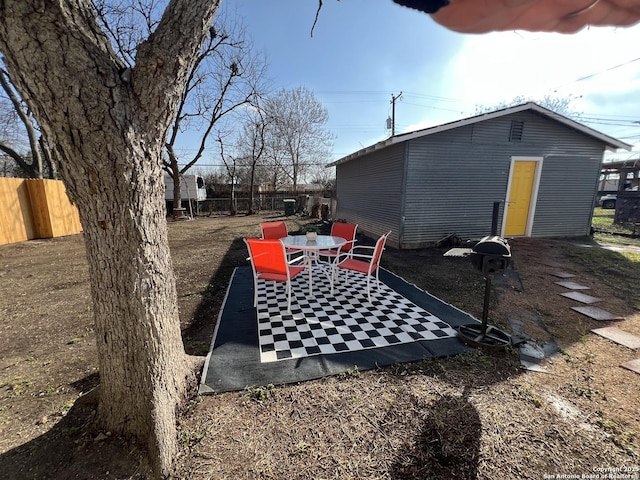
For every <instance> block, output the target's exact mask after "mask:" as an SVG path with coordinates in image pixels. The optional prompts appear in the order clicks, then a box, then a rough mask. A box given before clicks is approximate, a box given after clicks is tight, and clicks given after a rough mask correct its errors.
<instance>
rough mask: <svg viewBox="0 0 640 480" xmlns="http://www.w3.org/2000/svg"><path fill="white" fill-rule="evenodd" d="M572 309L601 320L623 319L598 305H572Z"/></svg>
mask: <svg viewBox="0 0 640 480" xmlns="http://www.w3.org/2000/svg"><path fill="white" fill-rule="evenodd" d="M571 309H572V310H575V311H576V312H578V313H581V314H583V315H586V316H587V317H590V318H592V319H594V320H597V321H599V322H603V321H606V320H622V317H619V316H618V315H614V314H613V313H611V312H607V311H606V310H603V309H601V308H598V307H571Z"/></svg>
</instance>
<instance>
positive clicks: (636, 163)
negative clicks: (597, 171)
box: [602, 157, 640, 172]
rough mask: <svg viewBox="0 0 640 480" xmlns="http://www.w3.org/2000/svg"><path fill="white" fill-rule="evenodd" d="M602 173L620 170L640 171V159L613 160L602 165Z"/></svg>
mask: <svg viewBox="0 0 640 480" xmlns="http://www.w3.org/2000/svg"><path fill="white" fill-rule="evenodd" d="M602 170H603V172H604V171H605V170H607V171H612V172H618V171H620V170H631V171H633V170H640V157H638V158H631V159H628V160H614V161H612V162H604V163H603V164H602Z"/></svg>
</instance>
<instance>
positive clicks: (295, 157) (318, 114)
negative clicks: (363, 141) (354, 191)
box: [265, 87, 333, 190]
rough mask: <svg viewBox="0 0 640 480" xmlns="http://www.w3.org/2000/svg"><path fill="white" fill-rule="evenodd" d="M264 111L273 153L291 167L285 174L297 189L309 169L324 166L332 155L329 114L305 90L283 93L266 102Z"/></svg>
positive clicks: (281, 91) (274, 156)
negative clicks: (319, 165)
mask: <svg viewBox="0 0 640 480" xmlns="http://www.w3.org/2000/svg"><path fill="white" fill-rule="evenodd" d="M265 111H266V113H267V118H268V119H269V124H270V128H269V137H270V139H271V141H270V144H271V148H270V151H271V154H272V155H273V159H275V158H278V159H280V158H283V159H284V160H285V163H287V164H288V165H287V167H288V168H287V169H286V170H284V171H285V172H286V174H287V175H288V177H289V180H290V182H291V185H292V187H293V189H294V190H296V189H297V187H298V182H299V181H300V180H301V179H304V178H305V175H306V173H307V172H308V170H309V167H310V166H311V165H314V164H319V163H324V161H325V159H327V158H328V156H329V153H330V149H331V146H332V141H333V135H332V134H331V132H329V131H328V130H327V129H326V127H325V125H326V124H327V121H328V120H329V113H328V112H327V109H326V108H324V107H323V106H322V104H321V103H320V102H319V101H318V100H317V99H316V97H315V95H314V94H313V92H311V91H310V90H308V89H307V88H306V87H298V88H295V89H293V90H286V89H282V90H280V91H279V92H277V93H276V94H275V95H273V96H271V97H269V98H268V99H267V101H266V104H265Z"/></svg>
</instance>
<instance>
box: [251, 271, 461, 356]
mask: <svg viewBox="0 0 640 480" xmlns="http://www.w3.org/2000/svg"><path fill="white" fill-rule="evenodd" d="M319 268H321V267H318V266H314V270H313V279H312V282H313V294H314V295H313V297H312V298H310V297H309V296H308V294H309V284H308V278H307V273H306V272H303V273H301V274H300V275H298V276H297V277H296V278H295V279H294V280H293V281H292V286H291V288H292V300H291V312H287V310H286V309H287V298H286V293H285V289H284V284H275V283H274V282H262V281H261V282H258V338H259V344H260V361H261V362H262V363H265V362H275V361H278V360H285V359H291V358H301V357H307V356H311V355H321V354H331V353H341V352H346V351H354V350H363V349H368V348H379V347H386V346H389V345H396V344H401V343H409V342H416V341H419V340H435V339H439V338H445V337H455V336H456V331H455V330H454V329H453V328H451V326H450V325H449V324H447V323H446V322H444V321H442V320H441V319H439V318H438V317H436V316H435V315H432V314H431V313H429V312H428V311H426V310H424V309H423V308H421V307H419V306H417V305H415V304H413V303H411V302H410V301H409V300H407V299H406V298H404V297H403V296H402V295H400V294H399V293H397V292H396V291H395V290H393V289H391V288H389V287H388V286H387V285H385V284H384V283H382V282H380V290H378V289H377V287H376V286H375V282H374V280H373V279H372V291H371V303H369V300H368V298H367V287H366V285H367V284H366V278H365V276H364V275H361V274H358V273H349V281H348V282H346V281H344V273H343V274H341V277H340V281H339V282H337V283H336V285H335V291H334V295H333V296H332V295H331V288H330V283H329V279H328V277H327V276H326V275H325V273H324V272H323V271H319V270H318V269H319Z"/></svg>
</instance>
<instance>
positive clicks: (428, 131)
mask: <svg viewBox="0 0 640 480" xmlns="http://www.w3.org/2000/svg"><path fill="white" fill-rule="evenodd" d="M526 110H531V111H533V112H536V113H539V114H540V115H543V116H545V117H547V118H550V119H551V120H555V121H557V122H560V123H562V124H564V125H566V126H568V127H570V128H573V129H574V130H577V131H579V132H581V133H584V134H585V135H588V136H590V137H592V138H594V139H595V140H598V141H600V142H602V143H604V144H605V147H606V148H607V149H608V150H617V149H619V148H623V149H625V150H631V148H632V145H629V144H628V143H625V142H622V141H620V140H618V139H616V138H613V137H610V136H609V135H605V134H604V133H602V132H598V131H597V130H594V129H592V128H590V127H587V126H586V125H583V124H581V123H579V122H576V121H575V120H571V119H570V118H568V117H565V116H564V115H560V114H559V113H556V112H554V111H552V110H549V109H547V108H544V107H541V106H540V105H538V104H537V103H535V102H528V103H523V104H521V105H516V106H513V107H507V108H502V109H500V110H495V111H493V112H489V113H482V114H480V115H475V116H473V117H468V118H464V119H462V120H456V121H455V122H449V123H444V124H442V125H437V126H435V127H429V128H423V129H421V130H416V131H414V132H408V133H402V134H400V135H395V136H393V137H389V138H387V139H386V140H383V141H381V142H378V143H375V144H373V145H370V146H368V147H365V148H363V149H361V150H358V151H357V152H354V153H351V154H349V155H347V156H345V157H342V158H340V159H338V160H336V161H335V162H332V163H330V164H328V165H327V166H328V167H334V166H336V165H339V164H341V163H345V162H348V161H350V160H353V159H355V158H358V157H361V156H363V155H367V154H368V153H371V152H373V151H377V150H381V149H383V148H387V147H389V146H391V145H394V144H397V143H402V142H406V141H408V140H413V139H415V138H421V137H425V136H427V135H433V134H435V133H440V132H445V131H447V130H452V129H454V128H459V127H464V126H466V125H472V124H474V123H478V122H484V121H485V120H491V119H494V118H499V117H503V116H505V115H511V114H512V113H518V112H522V111H526Z"/></svg>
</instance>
